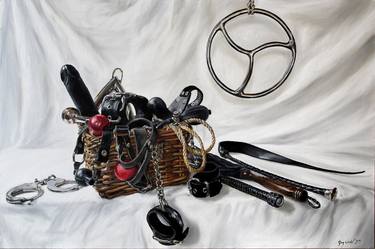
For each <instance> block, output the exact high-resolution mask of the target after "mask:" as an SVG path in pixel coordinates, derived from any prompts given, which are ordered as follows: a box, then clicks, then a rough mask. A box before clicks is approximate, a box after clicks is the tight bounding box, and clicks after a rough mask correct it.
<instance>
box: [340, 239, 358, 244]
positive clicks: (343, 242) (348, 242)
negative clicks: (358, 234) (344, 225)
mask: <svg viewBox="0 0 375 249" xmlns="http://www.w3.org/2000/svg"><path fill="white" fill-rule="evenodd" d="M337 243H338V246H345V245H358V244H360V243H361V240H360V239H351V240H339V241H337Z"/></svg>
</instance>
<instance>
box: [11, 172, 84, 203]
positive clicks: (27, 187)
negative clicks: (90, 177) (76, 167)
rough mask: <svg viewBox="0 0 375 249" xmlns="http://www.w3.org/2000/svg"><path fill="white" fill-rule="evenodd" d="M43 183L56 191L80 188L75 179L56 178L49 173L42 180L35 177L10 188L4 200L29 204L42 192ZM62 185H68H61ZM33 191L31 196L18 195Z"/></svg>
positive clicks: (70, 190) (63, 191) (61, 191)
mask: <svg viewBox="0 0 375 249" xmlns="http://www.w3.org/2000/svg"><path fill="white" fill-rule="evenodd" d="M44 185H47V189H48V190H50V191H52V192H58V193H66V192H72V191H77V190H79V189H80V186H79V185H78V184H77V183H76V182H75V181H72V180H66V179H63V178H58V177H56V176H55V175H50V176H49V177H47V178H45V179H43V180H38V179H35V180H34V182H31V183H24V184H21V185H18V186H15V187H13V188H11V189H10V190H8V192H7V193H6V201H7V202H8V203H10V204H19V205H25V204H26V205H31V204H32V203H33V202H34V201H35V200H37V199H38V198H40V197H41V196H42V195H43V194H44V190H43V188H42V186H44ZM64 185H69V186H68V187H63V186H64ZM33 192H35V193H36V194H35V195H34V196H31V197H21V196H19V195H22V194H26V193H33Z"/></svg>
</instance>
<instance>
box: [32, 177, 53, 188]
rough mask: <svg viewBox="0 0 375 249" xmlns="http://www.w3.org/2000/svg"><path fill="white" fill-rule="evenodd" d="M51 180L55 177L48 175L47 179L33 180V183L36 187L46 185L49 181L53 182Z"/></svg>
mask: <svg viewBox="0 0 375 249" xmlns="http://www.w3.org/2000/svg"><path fill="white" fill-rule="evenodd" d="M53 179H56V176H55V175H50V176H49V177H47V178H44V179H43V180H41V181H40V180H38V178H35V180H34V183H36V184H38V185H42V186H43V185H46V184H47V182H48V181H49V180H53Z"/></svg>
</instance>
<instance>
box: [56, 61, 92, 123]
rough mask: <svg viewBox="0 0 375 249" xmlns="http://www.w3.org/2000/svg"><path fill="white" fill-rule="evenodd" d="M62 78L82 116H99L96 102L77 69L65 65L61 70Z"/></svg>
mask: <svg viewBox="0 0 375 249" xmlns="http://www.w3.org/2000/svg"><path fill="white" fill-rule="evenodd" d="M60 76H61V80H62V82H63V83H64V85H65V87H66V90H67V91H68V93H69V95H70V97H71V98H72V100H73V102H74V105H75V106H76V107H77V109H78V111H79V112H80V114H81V115H82V116H86V117H91V116H94V115H96V114H98V109H97V108H96V105H95V103H94V100H93V99H92V97H91V94H90V92H89V90H88V89H87V87H86V85H85V83H84V82H83V80H82V78H81V76H80V75H79V72H78V71H77V69H75V68H74V67H73V66H72V65H68V64H67V65H64V66H62V68H61V72H60Z"/></svg>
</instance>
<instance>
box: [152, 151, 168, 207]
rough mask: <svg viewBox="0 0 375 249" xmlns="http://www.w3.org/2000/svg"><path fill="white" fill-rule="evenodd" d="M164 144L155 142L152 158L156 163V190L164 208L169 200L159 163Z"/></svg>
mask: <svg viewBox="0 0 375 249" xmlns="http://www.w3.org/2000/svg"><path fill="white" fill-rule="evenodd" d="M162 151H163V149H162V144H155V145H154V146H152V148H151V159H152V162H153V164H154V171H155V185H156V191H157V192H158V199H159V203H160V206H161V208H162V209H164V206H166V205H168V203H167V201H166V200H165V194H164V187H163V180H162V178H161V173H160V168H159V163H160V157H161V156H160V155H161V153H162Z"/></svg>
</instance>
